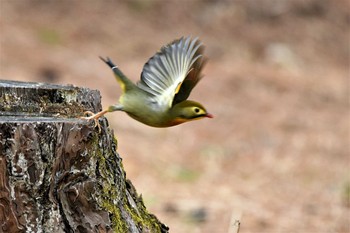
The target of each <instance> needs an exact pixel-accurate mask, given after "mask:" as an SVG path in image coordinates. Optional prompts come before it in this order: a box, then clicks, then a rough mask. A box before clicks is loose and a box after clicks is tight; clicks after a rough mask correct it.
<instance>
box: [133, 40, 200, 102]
mask: <svg viewBox="0 0 350 233" xmlns="http://www.w3.org/2000/svg"><path fill="white" fill-rule="evenodd" d="M202 47H203V45H202V44H201V43H200V41H199V40H198V39H197V38H195V39H193V40H192V39H191V38H190V37H187V38H181V39H179V40H175V41H174V42H172V43H170V44H168V45H166V46H164V47H162V48H161V50H160V51H159V52H158V53H156V54H155V55H154V56H153V57H151V58H150V59H149V60H148V62H147V63H146V64H145V65H144V67H143V70H142V73H141V80H140V81H139V82H138V84H137V85H138V87H140V88H141V89H142V90H144V91H146V92H147V93H149V94H150V95H151V98H152V99H153V101H154V102H156V103H157V104H158V105H159V106H161V107H171V106H172V105H173V104H174V102H175V101H174V100H175V99H174V98H175V95H176V94H177V93H178V92H179V91H180V92H183V91H181V88H182V87H181V85H182V83H183V82H184V80H185V79H186V78H188V77H189V76H191V78H192V79H195V80H192V81H194V82H191V83H194V85H195V84H196V83H197V82H198V80H199V76H198V75H196V77H193V75H189V74H190V73H191V72H192V69H193V67H199V68H201V67H200V66H201V65H198V61H199V60H202V59H201V58H202V51H203V49H202ZM200 63H201V62H200ZM197 76H198V77H197ZM187 83H188V82H187ZM192 88H193V87H191V88H190V89H188V88H186V89H188V90H189V92H190V91H191V90H192ZM186 92H188V91H186ZM189 92H188V95H189ZM186 94H187V93H186ZM188 95H187V96H188ZM186 98H187V97H186ZM177 101H178V100H177Z"/></svg>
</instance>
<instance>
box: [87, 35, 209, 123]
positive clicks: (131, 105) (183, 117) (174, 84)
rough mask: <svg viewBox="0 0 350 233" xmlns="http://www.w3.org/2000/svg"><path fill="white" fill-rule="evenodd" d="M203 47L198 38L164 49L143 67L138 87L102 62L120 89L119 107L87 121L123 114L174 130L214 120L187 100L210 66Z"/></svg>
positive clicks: (187, 38)
mask: <svg viewBox="0 0 350 233" xmlns="http://www.w3.org/2000/svg"><path fill="white" fill-rule="evenodd" d="M203 52H204V45H203V44H202V42H201V41H200V40H199V39H198V38H194V39H192V38H191V37H181V38H179V39H176V40H174V41H172V42H171V43H168V44H166V45H165V46H163V47H161V49H160V50H159V51H158V52H157V53H156V54H155V55H154V56H153V57H151V58H150V59H149V60H148V61H147V63H146V64H145V65H144V67H143V69H142V72H141V78H140V80H139V81H138V82H137V83H134V82H132V81H131V80H130V79H129V78H127V77H126V76H125V75H124V74H123V73H122V71H121V70H120V69H119V68H118V66H116V65H115V64H114V63H113V62H112V60H111V59H110V58H108V57H107V58H106V59H104V58H102V57H100V59H101V60H102V61H104V62H105V63H106V64H107V65H108V66H109V67H110V68H111V69H112V71H113V73H114V76H115V78H116V80H117V81H118V83H119V84H120V86H121V89H122V94H121V95H120V97H119V103H117V104H115V105H111V106H109V107H108V108H107V109H105V110H103V111H101V112H98V113H96V114H94V113H92V112H90V111H87V112H85V113H84V114H85V117H82V118H83V119H85V120H94V121H95V126H96V125H97V126H98V127H99V129H100V126H99V124H98V119H99V118H100V117H101V116H103V115H104V114H106V113H108V112H114V111H124V112H125V113H127V114H128V115H129V116H130V117H132V118H133V119H135V120H137V121H139V122H141V123H143V124H146V125H148V126H152V127H159V128H164V127H171V126H175V125H179V124H182V123H184V122H189V121H192V120H198V119H202V118H205V117H207V118H213V115H212V114H210V113H208V112H207V110H206V109H205V108H204V107H203V105H202V104H200V103H198V102H195V101H192V100H187V99H188V97H189V95H190V93H191V91H192V89H193V88H194V87H195V86H196V84H197V83H198V82H199V80H201V78H202V77H203V76H202V74H201V71H202V69H203V67H204V65H205V64H206V62H207V58H206V57H204V55H203Z"/></svg>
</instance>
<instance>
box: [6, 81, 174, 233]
mask: <svg viewBox="0 0 350 233" xmlns="http://www.w3.org/2000/svg"><path fill="white" fill-rule="evenodd" d="M87 110H89V111H92V112H97V111H100V110H101V103H100V94H99V92H98V91H94V90H89V89H86V88H78V87H74V86H60V85H52V84H40V83H23V82H13V81H1V80H0V232H133V233H134V232H135V233H136V232H168V227H167V226H165V225H164V224H162V223H161V222H159V220H158V219H157V218H156V217H155V216H154V215H152V214H150V213H148V212H147V210H146V208H145V206H144V204H143V200H142V198H141V196H139V195H138V194H137V193H136V190H135V188H134V187H133V185H132V184H131V182H130V181H129V180H127V179H126V176H125V172H124V170H123V166H122V159H121V157H120V156H119V154H118V153H117V151H116V148H117V140H116V139H115V138H114V135H113V130H111V129H110V128H109V127H108V122H107V120H106V118H101V119H100V121H99V122H100V124H101V132H99V130H98V129H97V128H95V127H94V123H93V122H87V121H86V120H82V119H80V118H79V117H80V116H82V115H83V112H84V111H87Z"/></svg>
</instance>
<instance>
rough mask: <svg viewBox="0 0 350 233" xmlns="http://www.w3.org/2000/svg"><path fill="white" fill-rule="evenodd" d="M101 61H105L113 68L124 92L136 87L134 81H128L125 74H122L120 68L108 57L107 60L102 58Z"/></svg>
mask: <svg viewBox="0 0 350 233" xmlns="http://www.w3.org/2000/svg"><path fill="white" fill-rule="evenodd" d="M100 59H101V60H102V61H104V62H105V63H106V64H107V65H108V66H109V67H111V69H112V71H113V73H114V75H115V77H116V79H117V81H118V82H119V84H120V86H121V88H122V90H123V92H125V91H127V90H129V89H131V88H133V87H134V86H136V85H135V84H134V83H133V82H132V81H130V79H128V78H127V77H126V76H125V75H124V74H123V72H121V70H120V69H119V68H118V66H116V65H115V64H114V63H113V62H112V60H111V59H110V58H109V57H107V59H104V58H103V57H100Z"/></svg>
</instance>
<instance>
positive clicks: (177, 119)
mask: <svg viewBox="0 0 350 233" xmlns="http://www.w3.org/2000/svg"><path fill="white" fill-rule="evenodd" d="M170 113H171V116H172V123H173V124H174V125H178V124H181V123H184V122H187V121H192V120H198V119H201V118H204V117H208V118H213V115H212V114H210V113H208V112H207V110H206V109H205V108H204V107H203V106H202V105H201V104H200V103H197V102H194V101H191V100H185V101H183V102H180V103H178V104H176V105H174V106H173V107H172V108H171V110H170Z"/></svg>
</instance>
